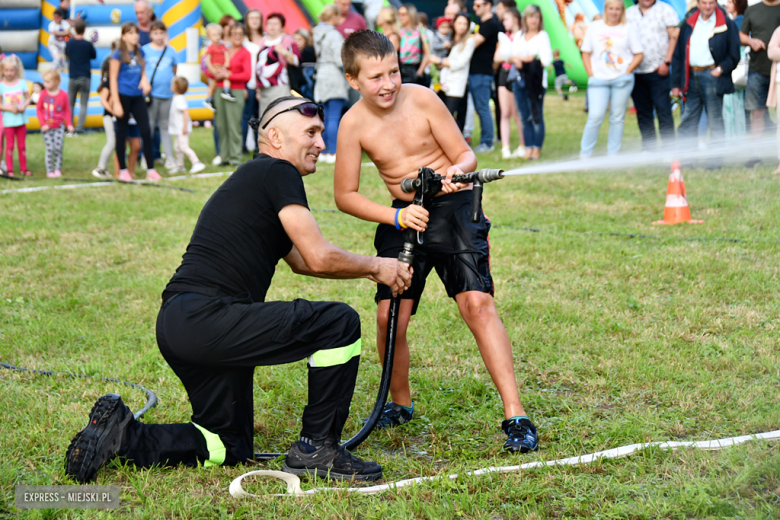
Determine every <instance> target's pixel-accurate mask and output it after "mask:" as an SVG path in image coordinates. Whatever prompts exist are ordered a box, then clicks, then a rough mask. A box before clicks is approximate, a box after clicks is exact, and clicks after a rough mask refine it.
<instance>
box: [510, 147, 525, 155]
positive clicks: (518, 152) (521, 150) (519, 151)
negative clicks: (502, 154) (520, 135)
mask: <svg viewBox="0 0 780 520" xmlns="http://www.w3.org/2000/svg"><path fill="white" fill-rule="evenodd" d="M512 157H521V158H522V157H525V146H518V147H517V150H515V152H514V153H513V154H512Z"/></svg>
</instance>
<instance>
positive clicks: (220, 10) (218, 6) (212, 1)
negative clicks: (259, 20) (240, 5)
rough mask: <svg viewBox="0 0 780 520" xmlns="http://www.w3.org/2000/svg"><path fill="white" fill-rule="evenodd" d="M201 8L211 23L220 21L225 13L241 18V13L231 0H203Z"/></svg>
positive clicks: (237, 18)
mask: <svg viewBox="0 0 780 520" xmlns="http://www.w3.org/2000/svg"><path fill="white" fill-rule="evenodd" d="M200 9H201V12H202V13H203V16H204V17H205V18H206V20H208V21H209V23H218V22H219V19H220V18H222V16H223V15H226V14H229V15H230V16H232V17H233V18H235V19H236V20H241V18H242V16H241V13H240V12H238V9H236V6H235V5H234V4H233V2H231V0H201V1H200Z"/></svg>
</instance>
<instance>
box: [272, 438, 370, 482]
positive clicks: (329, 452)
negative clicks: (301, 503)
mask: <svg viewBox="0 0 780 520" xmlns="http://www.w3.org/2000/svg"><path fill="white" fill-rule="evenodd" d="M282 469H283V470H284V471H286V472H287V473H292V474H293V475H313V476H317V477H324V478H330V479H333V480H358V481H372V480H377V479H380V478H382V466H380V465H379V464H377V463H376V462H369V461H363V460H360V459H359V458H357V457H356V456H354V455H352V454H351V453H350V452H348V451H347V450H346V449H344V447H342V446H340V445H338V444H326V445H324V446H319V447H315V446H312V445H311V444H308V443H305V442H302V441H297V442H295V443H293V445H292V446H290V451H288V452H287V458H285V460H284V466H283V467H282Z"/></svg>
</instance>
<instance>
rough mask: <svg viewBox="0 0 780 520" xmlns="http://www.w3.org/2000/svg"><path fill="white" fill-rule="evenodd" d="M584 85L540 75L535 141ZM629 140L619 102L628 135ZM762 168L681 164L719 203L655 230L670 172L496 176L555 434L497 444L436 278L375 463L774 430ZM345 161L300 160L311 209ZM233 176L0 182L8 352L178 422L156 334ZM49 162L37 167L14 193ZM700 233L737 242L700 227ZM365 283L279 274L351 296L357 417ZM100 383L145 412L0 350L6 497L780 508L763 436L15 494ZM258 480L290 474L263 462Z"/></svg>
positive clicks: (283, 293)
mask: <svg viewBox="0 0 780 520" xmlns="http://www.w3.org/2000/svg"><path fill="white" fill-rule="evenodd" d="M582 100H583V98H582V97H581V96H579V95H578V96H575V97H574V98H573V99H572V101H570V102H569V103H568V104H564V103H563V102H562V101H560V100H558V99H556V98H555V97H554V96H550V98H549V100H548V101H547V106H546V112H547V114H546V115H547V129H548V136H547V141H546V146H545V154H544V157H545V159H546V160H551V159H555V158H570V157H572V156H574V155H576V153H577V152H578V150H579V140H580V136H581V132H582V128H583V126H584V122H585V114H584V113H583V112H582V110H581V109H582ZM606 129H607V127H606V124H605V125H604V127H603V128H602V131H603V133H604V136H605V134H606ZM637 142H638V131H637V129H636V120H635V118H634V117H633V116H630V115H629V116H628V118H627V121H626V136H625V140H624V144H625V145H626V146H630V145H636V144H637ZM102 144H103V142H102V135H100V134H92V135H89V136H86V137H83V138H80V139H77V140H68V141H67V143H66V151H65V155H66V160H65V168H64V171H65V173H66V175H69V176H77V177H87V176H88V175H89V171H91V169H92V168H93V167H94V164H93V162H94V160H95V159H96V158H97V155H98V153H99V150H100V148H101V146H102ZM193 148H194V149H195V150H196V151H198V152H199V153H201V159H203V160H204V161H205V160H210V159H211V157H212V155H211V153H210V150H212V144H211V135H210V133H208V132H206V131H204V130H196V132H195V134H194V136H193ZM28 149H29V155H30V162H31V169H33V171H36V172H40V171H42V170H43V166H42V161H43V159H42V151H43V144H42V142H41V140H40V138H39V136H37V135H31V136H30V137H29V138H28ZM598 153H604V140H602V144H601V145H600V148H598V149H597V154H598ZM85 158H88V159H85ZM519 164H520V163H519V161H512V162H508V163H507V162H503V161H501V159H500V152H498V151H496V152H494V153H492V154H489V155H488V156H481V157H480V166H482V167H488V166H490V167H495V166H499V165H503V166H504V167H507V166H508V167H514V166H516V165H519ZM773 166H774V165H771V166H769V165H767V166H765V167H761V168H757V169H751V170H748V169H741V168H730V169H724V170H720V171H715V172H708V171H705V170H686V171H684V172H683V174H684V176H685V181H686V186H687V189H688V194H689V202H690V203H691V206H692V213H693V215H694V218H702V219H704V220H705V221H706V222H705V224H704V225H700V226H691V225H680V226H675V227H655V226H652V225H651V222H652V221H653V220H658V219H659V218H661V215H662V213H663V204H664V200H665V194H666V184H667V175H668V168H667V167H664V168H661V167H647V168H640V169H631V170H617V171H609V172H586V173H576V174H567V173H561V174H555V175H543V176H533V177H513V178H507V179H505V180H503V181H501V182H500V183H497V184H492V185H490V186H487V187H486V189H485V201H484V207H485V211H486V213H487V214H488V215H489V216H490V217H491V219H492V221H493V224H494V226H495V227H494V228H493V230H492V232H491V246H492V268H493V276H494V279H495V282H496V286H497V295H496V301H497V305H498V308H499V312H500V314H501V315H502V317H503V320H504V323H505V324H506V327H507V329H508V331H509V335H510V338H511V340H512V344H513V346H514V352H515V371H516V374H517V378H518V381H519V384H520V388H521V390H520V391H521V398H522V400H523V402H524V404H525V406H526V408H527V410H528V411H529V413H530V414H531V416H532V418H533V419H534V421H535V422H536V424H537V425H538V427H539V432H540V436H541V438H540V440H541V450H540V451H539V452H538V453H537V454H532V455H506V454H503V453H501V451H500V447H501V444H502V443H503V438H504V437H503V435H502V434H501V433H500V431H499V426H500V422H501V420H502V418H503V412H502V410H503V409H502V406H501V401H500V399H499V397H498V395H497V393H496V391H495V389H494V387H493V385H492V384H491V382H490V379H489V377H488V375H487V373H486V370H485V368H484V365H483V364H482V361H481V359H480V357H479V354H478V351H477V348H476V345H475V343H474V340H473V338H472V336H471V334H470V333H469V331H468V329H467V328H466V326H465V325H464V323H463V322H462V320H461V319H460V317H459V315H458V311H457V308H456V306H455V304H454V303H453V302H452V301H450V300H449V299H448V298H447V297H446V294H445V292H444V290H443V288H442V286H441V283H439V282H436V281H434V280H435V277H434V278H433V279H431V281H430V283H429V284H428V287H427V292H426V294H425V297H424V300H423V303H422V305H421V308H420V312H419V313H418V314H417V317H416V319H415V320H414V322H413V324H412V326H411V328H410V343H411V345H412V351H413V352H412V355H413V358H412V371H411V379H412V385H413V391H414V399H415V401H416V404H417V413H418V415H417V418H416V419H415V421H414V422H412V423H410V424H408V425H406V426H405V427H403V428H400V429H396V430H392V431H389V432H380V433H375V434H373V435H372V436H371V438H370V439H369V440H368V441H367V442H366V443H365V444H364V445H363V446H361V447H360V449H359V450H358V451H357V454H358V455H359V456H361V457H364V458H368V459H374V460H377V461H379V462H380V463H381V464H382V465H383V467H384V470H385V480H386V481H396V480H401V479H405V478H412V477H416V476H420V475H447V474H451V473H463V472H465V471H468V470H473V469H478V468H482V467H487V466H490V465H495V466H505V465H516V464H522V463H525V462H530V461H534V460H552V459H556V458H562V457H571V456H575V455H578V454H584V453H590V452H594V451H598V450H603V449H608V448H614V447H618V446H622V445H625V444H632V443H638V442H646V441H656V440H703V439H713V438H721V437H730V436H734V435H742V434H749V433H757V432H763V431H770V430H776V429H778V428H780V426H779V425H780V397H779V396H780V368H779V365H778V359H779V358H780V347H778V334H777V331H778V326H779V325H780V319H779V318H778V316H780V304H779V303H778V301H779V300H778V298H777V294H778V292H779V289H780V268H779V267H778V261H777V259H778V250H779V249H780V245H779V244H778V242H780V229H778V224H779V223H780V217H778V215H780V183H778V182H777V177H774V178H773V177H772V175H771V173H770V172H771V169H772V167H773ZM332 173H333V170H332V167H330V166H323V167H321V168H320V170H319V171H318V172H317V174H316V175H313V176H310V177H307V178H306V181H305V182H306V185H307V192H308V195H309V200H310V204H311V206H312V208H318V209H334V208H335V204H334V202H333V196H332V194H333V191H332V178H331V177H332ZM222 181H223V178H211V179H198V180H194V179H193V180H187V181H178V182H175V183H174V184H175V185H177V186H183V187H188V188H192V189H194V190H196V193H195V194H191V193H184V192H178V191H174V190H163V189H152V188H145V187H139V186H121V185H115V186H109V187H103V188H91V189H80V190H73V191H42V192H36V193H27V194H4V195H0V205H2V213H1V214H0V252H1V254H0V273H1V274H0V360H2V361H5V362H9V363H13V364H16V365H20V366H25V367H31V368H43V369H51V370H57V371H67V372H77V373H84V374H94V375H101V376H110V377H117V378H120V379H123V380H126V381H133V382H137V383H140V384H143V385H145V386H146V387H148V388H150V389H153V390H154V391H155V392H156V393H157V395H158V396H159V398H160V405H159V406H158V407H157V408H155V409H153V410H152V411H151V412H149V413H148V414H147V416H146V419H145V420H146V421H147V422H151V423H166V422H185V421H188V420H189V416H190V413H191V410H190V407H189V403H188V401H187V396H186V393H185V392H184V389H183V387H182V385H181V383H180V381H179V380H178V379H177V378H176V376H175V375H174V374H173V372H172V371H171V370H170V368H169V367H168V366H167V364H166V363H165V361H164V360H163V359H162V357H161V355H160V353H159V351H158V350H157V346H156V342H155V337H154V323H155V317H156V314H157V311H158V308H159V303H160V293H161V292H162V289H163V287H164V286H165V283H166V282H167V281H168V279H169V278H170V276H171V274H172V273H173V271H174V270H175V269H176V267H177V266H178V264H179V261H180V258H181V255H182V253H183V252H184V249H185V247H186V245H187V242H188V240H189V237H190V233H191V232H192V228H193V226H194V223H195V220H196V218H197V216H198V213H199V211H200V208H201V207H202V206H203V204H204V203H205V201H206V200H207V199H208V197H209V195H210V194H211V193H212V192H213V191H214V190H215V189H216V188H217V187H218V186H219V184H220V183H221V182H222ZM60 183H61V182H57V181H49V180H46V179H38V178H36V179H35V180H34V181H31V182H26V183H24V184H23V183H19V182H14V183H11V182H4V183H3V184H2V185H0V189H10V188H18V187H22V186H24V187H27V186H32V185H49V184H52V185H53V184H60ZM361 189H362V190H363V191H364V193H365V194H367V195H368V196H369V197H371V198H373V199H374V200H377V201H379V202H383V203H388V202H389V198H388V197H387V195H386V191H385V189H384V188H383V186H382V184H381V182H380V180H379V179H378V176H376V174H375V170H373V169H370V168H366V169H364V177H363V182H362V184H361ZM315 217H316V218H317V220H318V221H319V223H320V225H321V226H322V230H323V233H324V234H325V236H326V238H327V239H328V240H330V241H332V242H333V243H334V244H337V245H339V246H340V247H343V248H345V249H348V250H350V251H354V252H359V253H364V254H372V253H373V250H372V239H373V228H374V226H373V225H372V224H369V223H366V222H362V221H358V220H356V219H354V218H352V217H349V216H347V215H344V214H342V213H338V212H324V211H315ZM523 227H533V228H538V229H541V230H542V231H541V232H529V231H525V230H523V229H522V228H523ZM610 232H621V233H634V234H642V235H651V236H652V237H654V238H645V239H639V238H629V237H626V236H611V235H609V234H608V233H610ZM694 237H703V238H723V237H730V238H740V239H744V240H745V241H744V242H738V243H733V242H727V241H718V240H707V241H697V240H688V239H690V238H694ZM373 293H374V287H373V286H372V284H370V283H369V282H367V281H328V280H320V279H314V278H305V277H299V276H296V275H293V274H292V273H291V272H290V270H289V269H288V268H287V267H286V265H280V266H279V268H278V269H277V274H276V277H275V278H274V283H273V285H272V287H271V290H270V292H269V295H268V298H269V299H285V300H286V299H292V298H294V297H302V298H310V299H320V300H326V299H327V300H340V301H344V302H347V303H349V304H350V305H352V306H353V307H354V308H355V309H356V310H358V312H359V313H360V315H361V318H362V320H363V334H364V351H363V358H362V364H361V369H360V374H359V376H358V383H357V389H356V394H355V398H354V401H353V405H352V416H351V418H350V420H349V422H348V424H347V427H346V431H345V435H351V434H352V433H353V432H356V431H357V430H358V428H359V426H360V419H361V418H362V417H365V416H366V415H367V413H368V411H369V410H370V406H371V403H372V402H373V400H374V398H375V392H376V388H377V383H378V380H379V376H380V371H381V367H380V366H379V364H378V361H377V358H376V354H375V350H374V348H373V344H374V341H375V326H374V312H375V305H374V303H373ZM255 385H256V386H255V421H256V431H257V435H256V437H255V443H256V449H257V450H258V451H285V450H286V449H287V447H288V446H289V444H290V443H291V442H292V441H293V440H295V438H296V435H297V433H298V431H299V428H300V423H299V417H300V414H301V411H302V408H303V404H304V403H305V399H306V369H305V363H304V362H300V363H296V364H293V365H289V366H280V367H272V368H259V369H258V370H257V371H256V377H255ZM109 391H115V392H120V393H121V394H122V395H123V396H124V398H125V400H126V402H127V403H128V405H129V406H130V407H131V408H133V409H134V410H137V409H138V408H140V407H141V406H142V404H143V403H144V396H143V395H142V393H141V392H140V391H138V390H133V389H130V388H127V387H124V386H121V385H117V384H111V383H103V382H95V381H89V380H80V379H79V380H74V379H70V378H65V377H54V378H46V377H42V376H35V375H29V374H19V373H10V372H8V371H4V370H3V371H0V517H2V516H9V517H14V516H17V515H18V516H23V517H26V518H81V517H90V518H97V517H99V518H104V517H109V516H111V517H113V516H118V515H123V516H124V517H132V518H136V517H137V518H150V519H158V518H226V517H233V518H250V517H258V518H333V519H341V518H382V519H384V518H403V519H406V518H490V519H509V518H540V519H541V518H580V517H581V518H635V519H640V518H641V519H644V518H766V519H770V518H778V517H780V446H778V444H777V443H774V444H773V443H762V442H755V443H749V444H747V445H744V446H741V447H737V448H733V449H729V450H726V451H721V452H701V451H694V450H680V451H678V452H674V453H669V452H663V451H660V450H658V449H648V450H644V451H643V452H641V453H639V454H636V455H634V456H631V457H629V458H625V459H617V460H609V461H602V462H599V463H596V464H593V465H590V466H583V467H567V468H544V469H535V470H530V471H525V472H522V473H513V474H506V475H488V476H480V477H469V478H462V479H458V480H455V481H449V480H447V479H443V480H437V481H435V482H431V483H426V484H423V485H420V486H416V487H412V488H407V489H403V490H398V491H391V492H388V493H385V494H383V495H378V496H374V497H366V496H357V495H347V494H345V493H343V492H336V493H334V494H329V495H321V496H315V497H312V498H307V499H292V498H282V499H270V498H269V499H264V500H256V501H253V500H250V501H246V502H242V501H236V500H234V499H233V498H231V497H230V495H229V493H228V485H229V483H230V481H231V480H232V479H234V478H235V477H237V476H239V475H240V474H242V473H244V472H245V471H248V470H251V469H254V468H253V467H237V468H209V469H191V468H177V469H154V470H135V469H132V468H109V469H106V470H102V471H101V472H100V474H99V479H98V483H99V484H118V485H121V489H122V498H121V501H122V507H121V510H120V511H119V512H110V513H107V512H85V511H67V510H59V511H53V510H41V511H28V512H22V511H18V510H16V509H15V508H14V507H13V501H14V486H15V485H16V484H65V483H71V482H70V481H69V480H68V479H67V478H65V475H64V470H63V459H64V453H65V449H66V447H67V445H68V443H69V441H70V439H71V437H72V436H73V435H74V433H75V432H77V431H78V430H79V429H81V428H83V427H84V425H85V419H86V414H87V413H88V412H89V409H90V407H91V406H92V403H93V402H94V400H95V399H97V398H98V397H99V396H100V395H102V394H104V393H106V392H109ZM280 466H281V464H280V463H279V462H271V463H268V464H266V465H264V466H263V467H268V468H272V469H278V468H279V467H280ZM258 467H259V466H258ZM321 485H326V486H331V487H338V485H333V484H326V483H323V482H317V483H316V484H313V483H311V482H304V488H305V489H309V488H311V487H315V486H321ZM247 488H248V490H249V491H251V492H255V493H261V494H262V493H269V492H281V491H282V486H281V485H280V484H278V483H276V482H265V481H258V482H250V483H248V485H247Z"/></svg>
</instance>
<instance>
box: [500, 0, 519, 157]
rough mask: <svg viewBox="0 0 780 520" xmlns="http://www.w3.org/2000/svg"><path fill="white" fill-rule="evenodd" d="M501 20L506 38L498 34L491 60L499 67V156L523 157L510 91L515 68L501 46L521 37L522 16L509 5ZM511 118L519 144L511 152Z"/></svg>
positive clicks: (512, 96)
mask: <svg viewBox="0 0 780 520" xmlns="http://www.w3.org/2000/svg"><path fill="white" fill-rule="evenodd" d="M499 5H501V4H499ZM502 21H503V24H504V29H505V30H506V33H504V34H506V36H507V38H506V39H504V38H502V37H501V36H499V42H498V45H497V46H496V54H495V56H494V57H493V61H494V62H495V64H497V65H498V66H499V67H500V69H499V72H498V81H497V82H496V83H497V88H496V90H497V91H498V101H499V103H498V104H499V106H500V107H501V119H500V123H499V125H500V128H501V157H502V158H503V159H510V158H512V157H525V143H524V141H523V124H522V123H521V122H520V114H519V113H518V112H517V105H516V104H515V95H514V93H513V92H512V88H513V85H514V83H515V81H517V78H518V74H517V68H514V65H513V64H512V62H511V61H509V60H506V59H505V58H504V57H503V56H504V49H502V47H505V46H507V45H509V47H510V48H511V46H512V41H513V40H514V39H515V38H522V34H523V31H522V27H523V17H522V15H521V14H520V12H519V11H518V10H517V9H515V8H514V7H510V8H508V9H506V11H505V12H504V19H503V20H502ZM510 52H511V50H510ZM512 119H514V121H515V124H516V125H517V134H518V135H519V136H520V143H519V144H520V145H519V146H518V147H517V150H515V152H514V153H512V151H511V148H510V137H511V135H510V134H511V131H510V128H511V120H512Z"/></svg>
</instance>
